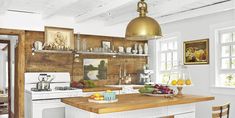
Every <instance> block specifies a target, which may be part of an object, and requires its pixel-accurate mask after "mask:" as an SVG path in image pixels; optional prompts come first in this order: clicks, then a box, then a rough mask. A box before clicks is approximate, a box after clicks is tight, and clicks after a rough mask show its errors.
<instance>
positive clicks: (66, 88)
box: [55, 86, 76, 91]
mask: <svg viewBox="0 0 235 118" xmlns="http://www.w3.org/2000/svg"><path fill="white" fill-rule="evenodd" d="M75 89H76V88H73V87H68V86H65V87H55V90H62V91H66V90H75Z"/></svg>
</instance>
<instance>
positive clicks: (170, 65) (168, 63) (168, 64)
mask: <svg viewBox="0 0 235 118" xmlns="http://www.w3.org/2000/svg"><path fill="white" fill-rule="evenodd" d="M171 67H172V62H171V61H168V62H167V65H166V68H167V70H171Z"/></svg>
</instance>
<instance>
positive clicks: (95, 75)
mask: <svg viewBox="0 0 235 118" xmlns="http://www.w3.org/2000/svg"><path fill="white" fill-rule="evenodd" d="M83 66H84V80H104V79H107V66H108V59H84V61H83Z"/></svg>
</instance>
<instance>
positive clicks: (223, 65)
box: [216, 28, 235, 87]
mask: <svg viewBox="0 0 235 118" xmlns="http://www.w3.org/2000/svg"><path fill="white" fill-rule="evenodd" d="M218 52H219V53H218V56H217V61H218V62H219V63H217V73H216V86H219V87H235V28H230V29H225V30H220V31H219V32H218Z"/></svg>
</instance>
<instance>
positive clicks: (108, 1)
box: [0, 0, 234, 24]
mask: <svg viewBox="0 0 235 118" xmlns="http://www.w3.org/2000/svg"><path fill="white" fill-rule="evenodd" d="M138 1H139V0H0V13H4V12H6V11H12V12H26V13H35V14H41V15H42V17H43V18H44V19H48V18H50V17H52V16H56V15H59V16H67V17H73V18H74V19H75V20H76V21H77V22H79V23H80V22H84V21H88V20H90V19H97V20H103V21H105V22H107V23H108V24H115V23H120V22H126V21H129V20H130V19H132V18H134V17H136V16H138V13H137V12H136V4H137V2H138ZM232 1H233V0H146V2H147V4H148V7H149V9H148V11H149V14H148V16H151V17H154V18H162V17H167V16H173V15H177V14H180V13H183V12H189V13H190V12H193V11H194V10H198V9H202V8H206V7H212V6H218V8H220V9H221V10H223V9H228V6H224V7H221V6H220V5H223V4H228V3H229V2H230V4H232ZM230 6H231V7H233V6H234V5H230ZM230 6H229V7H230ZM233 8H234V7H233ZM206 12H210V11H206ZM211 12H213V10H211Z"/></svg>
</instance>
